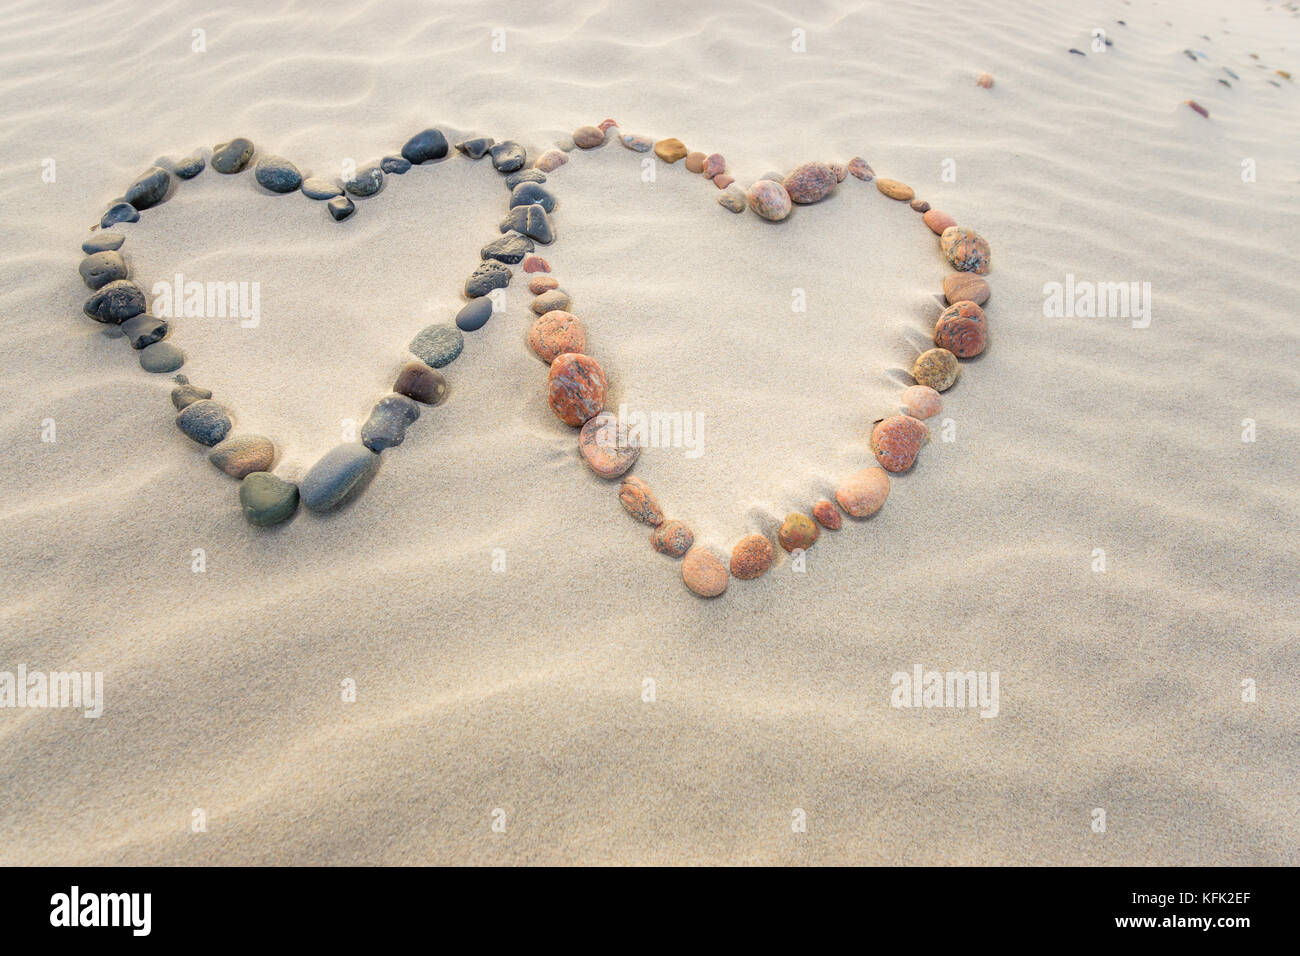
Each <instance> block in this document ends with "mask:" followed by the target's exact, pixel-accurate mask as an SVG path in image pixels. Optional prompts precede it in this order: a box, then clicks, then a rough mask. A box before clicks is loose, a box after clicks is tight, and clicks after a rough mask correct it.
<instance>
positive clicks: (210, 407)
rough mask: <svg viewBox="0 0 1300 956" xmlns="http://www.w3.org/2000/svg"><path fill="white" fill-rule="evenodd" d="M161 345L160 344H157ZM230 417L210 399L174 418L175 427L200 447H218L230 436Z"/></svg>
mask: <svg viewBox="0 0 1300 956" xmlns="http://www.w3.org/2000/svg"><path fill="white" fill-rule="evenodd" d="M159 344H162V343H159ZM231 425H232V423H231V421H230V416H229V415H228V414H226V410H225V409H224V408H222V407H221V406H220V405H218V404H217V403H216V402H214V401H212V400H211V399H207V398H205V399H203V400H202V401H198V402H193V403H191V404H189V405H186V406H185V407H184V408H182V409H181V411H180V414H178V415H177V416H176V427H177V428H179V429H180V430H181V431H183V432H184V433H185V435H186V437H188V438H190V439H192V440H194V441H196V442H198V443H199V444H200V445H208V446H209V447H211V446H212V445H218V444H220V443H221V441H222V440H223V439H224V438H225V437H226V436H227V435H228V434H230V429H231Z"/></svg>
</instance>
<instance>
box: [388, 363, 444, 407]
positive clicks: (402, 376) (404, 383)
mask: <svg viewBox="0 0 1300 956" xmlns="http://www.w3.org/2000/svg"><path fill="white" fill-rule="evenodd" d="M393 391H394V392H397V394H399V395H405V396H406V397H407V398H413V399H415V400H416V401H417V402H423V403H424V404H425V405H437V404H438V403H439V402H440V401H442V400H443V398H445V397H446V395H447V380H446V379H445V378H443V377H442V373H441V372H435V371H434V370H433V369H431V368H429V366H427V365H425V364H424V363H423V362H420V361H418V360H412V361H410V362H407V363H406V364H405V365H403V366H402V370H401V372H399V373H398V374H397V381H395V382H393Z"/></svg>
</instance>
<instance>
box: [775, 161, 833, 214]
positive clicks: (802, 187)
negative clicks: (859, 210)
mask: <svg viewBox="0 0 1300 956" xmlns="http://www.w3.org/2000/svg"><path fill="white" fill-rule="evenodd" d="M837 182H839V180H838V179H836V178H835V170H833V169H831V168H830V166H828V165H826V164H825V163H804V164H803V165H802V166H799V167H797V168H796V169H795V170H794V172H792V173H791V174H790V175H789V176H787V177H785V179H784V181H782V183H781V185H782V186H784V187H785V191H786V193H788V194H789V196H790V201H791V202H797V203H799V204H800V205H806V204H808V203H814V202H818V201H819V200H822V199H825V198H826V197H827V196H829V195H830V192H831V190H832V189H834V188H835V184H836V183H837Z"/></svg>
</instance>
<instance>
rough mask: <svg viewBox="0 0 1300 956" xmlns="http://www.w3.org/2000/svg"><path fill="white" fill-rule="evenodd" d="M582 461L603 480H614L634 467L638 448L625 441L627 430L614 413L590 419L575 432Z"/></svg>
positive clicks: (639, 450)
mask: <svg viewBox="0 0 1300 956" xmlns="http://www.w3.org/2000/svg"><path fill="white" fill-rule="evenodd" d="M578 451H579V452H581V453H582V460H583V461H585V462H586V463H587V467H589V468H590V469H591V470H592V471H594V472H595V473H596V474H598V475H600V477H602V478H617V477H618V476H619V475H621V474H623V473H624V472H626V471H627V470H628V469H629V468H631V467H632V466H633V465H635V464H636V460H637V458H638V457H639V456H640V454H641V448H640V446H639V445H634V444H632V443H630V442H629V441H628V435H627V428H626V426H624V425H622V424H621V423H620V422H619V420H618V416H617V415H615V414H614V413H613V412H601V413H600V414H599V415H596V416H594V417H593V418H591V419H589V420H588V421H587V423H586V424H585V425H583V426H582V431H580V432H579V433H578Z"/></svg>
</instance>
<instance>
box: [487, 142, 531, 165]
mask: <svg viewBox="0 0 1300 956" xmlns="http://www.w3.org/2000/svg"><path fill="white" fill-rule="evenodd" d="M488 152H489V153H491V154H492V165H493V166H495V167H496V169H497V172H499V173H513V172H514V171H515V170H516V169H519V168H520V167H521V166H523V165H524V160H526V159H527V158H528V155H527V153H525V152H524V148H523V147H522V146H520V145H519V144H518V143H516V142H515V141H514V140H509V139H508V140H506V141H505V142H504V143H497V144H496V145H495V146H493V147H492V148H491V149H489V150H488Z"/></svg>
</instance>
